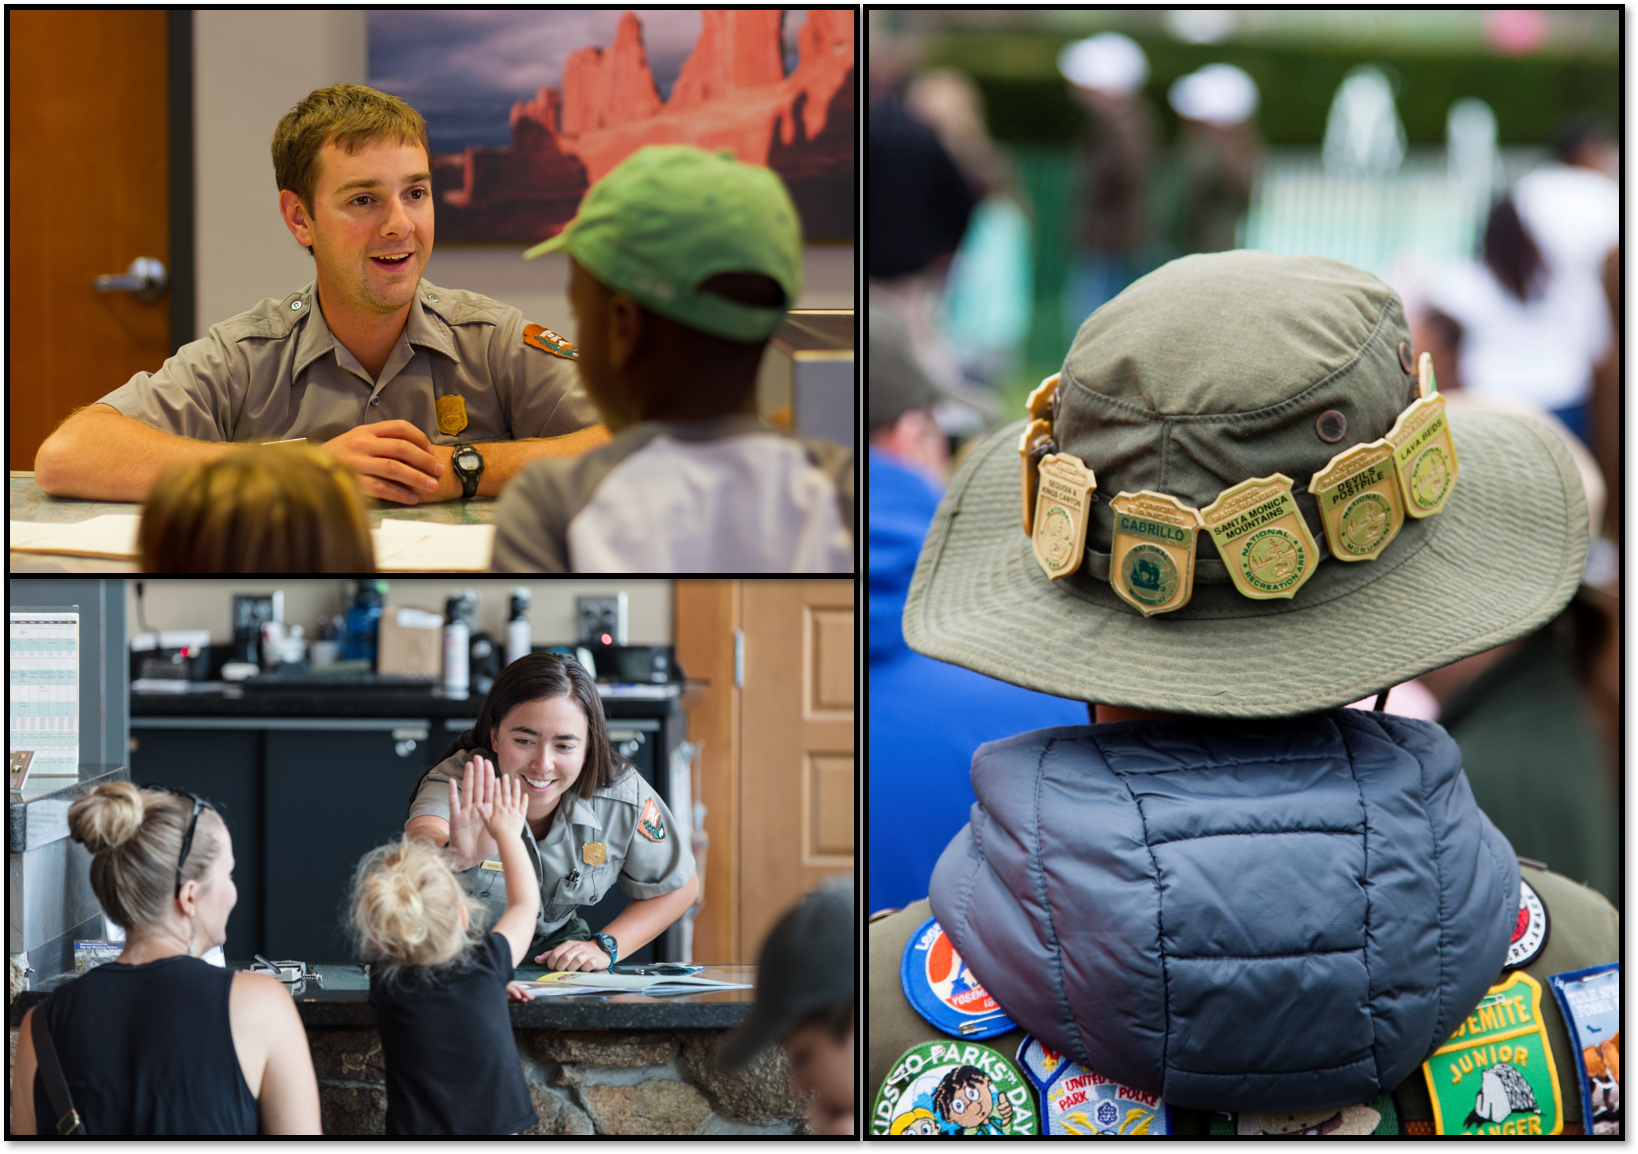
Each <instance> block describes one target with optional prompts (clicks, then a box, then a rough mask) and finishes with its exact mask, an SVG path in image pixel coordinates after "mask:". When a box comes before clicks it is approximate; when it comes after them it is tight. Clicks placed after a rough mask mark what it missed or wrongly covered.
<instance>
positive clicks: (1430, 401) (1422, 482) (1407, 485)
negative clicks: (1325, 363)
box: [1386, 354, 1457, 517]
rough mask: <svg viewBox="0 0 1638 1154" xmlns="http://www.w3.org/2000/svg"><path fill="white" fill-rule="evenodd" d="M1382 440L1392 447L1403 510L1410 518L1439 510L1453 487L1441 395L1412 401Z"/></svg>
mask: <svg viewBox="0 0 1638 1154" xmlns="http://www.w3.org/2000/svg"><path fill="white" fill-rule="evenodd" d="M1423 355H1424V356H1425V355H1426V354H1423ZM1429 377H1430V379H1431V373H1430V374H1429ZM1386 439H1387V441H1388V443H1389V444H1391V445H1392V446H1393V464H1394V469H1395V471H1396V473H1397V474H1398V477H1399V492H1400V495H1401V496H1402V497H1403V498H1404V501H1405V512H1406V513H1408V514H1409V515H1410V516H1412V517H1431V516H1433V515H1434V514H1435V513H1438V512H1442V511H1443V510H1444V507H1445V502H1446V501H1447V500H1449V498H1450V492H1451V490H1452V489H1454V488H1455V487H1456V473H1457V469H1456V445H1455V443H1454V442H1452V441H1451V439H1450V421H1449V419H1448V418H1447V417H1446V416H1445V398H1444V397H1443V396H1441V395H1440V394H1438V393H1430V394H1429V395H1428V396H1425V397H1421V398H1419V399H1417V400H1415V401H1412V402H1411V403H1410V406H1409V407H1408V408H1407V409H1406V410H1405V411H1404V412H1402V413H1400V414H1399V419H1398V420H1397V421H1395V422H1394V423H1393V428H1391V429H1389V430H1388V436H1387V438H1386Z"/></svg>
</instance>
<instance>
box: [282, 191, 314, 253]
mask: <svg viewBox="0 0 1638 1154" xmlns="http://www.w3.org/2000/svg"><path fill="white" fill-rule="evenodd" d="M279 215H280V216H282V217H284V227H285V228H288V229H289V230H290V235H291V236H293V237H295V238H296V241H297V243H299V244H301V245H302V246H303V247H304V248H312V247H313V229H312V223H311V222H310V221H309V219H308V213H307V208H306V206H305V205H303V204H302V202H301V198H300V197H299V196H297V195H296V194H295V193H293V192H291V191H290V190H289V189H288V188H286V189H281V190H280V191H279Z"/></svg>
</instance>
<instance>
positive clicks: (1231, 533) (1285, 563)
mask: <svg viewBox="0 0 1638 1154" xmlns="http://www.w3.org/2000/svg"><path fill="white" fill-rule="evenodd" d="M1200 520H1201V521H1202V522H1204V524H1205V526H1206V528H1207V529H1208V530H1209V531H1210V532H1211V536H1212V540H1213V541H1215V542H1216V543H1217V551H1218V552H1219V553H1221V554H1222V556H1223V564H1224V566H1225V567H1226V568H1227V569H1228V572H1229V577H1230V578H1231V579H1232V580H1233V581H1234V587H1235V588H1236V589H1238V590H1239V591H1240V592H1241V594H1243V595H1244V596H1246V597H1250V598H1253V599H1254V600H1258V601H1264V600H1268V599H1270V598H1273V597H1294V596H1296V593H1297V590H1298V589H1301V588H1302V585H1303V582H1305V581H1307V580H1308V578H1310V577H1311V576H1313V574H1314V570H1315V569H1317V568H1318V567H1319V546H1318V545H1317V544H1315V543H1314V535H1313V534H1312V533H1310V532H1309V531H1308V523H1307V522H1306V521H1304V520H1303V519H1302V513H1301V512H1300V511H1299V510H1298V509H1297V502H1296V500H1295V498H1293V497H1292V496H1291V478H1290V477H1287V476H1286V475H1285V474H1284V473H1275V474H1274V475H1273V476H1272V477H1253V478H1251V479H1250V480H1249V481H1241V482H1240V483H1239V484H1238V485H1234V486H1232V487H1230V488H1227V489H1224V490H1223V491H1222V492H1221V493H1219V494H1218V495H1217V500H1215V501H1213V502H1212V503H1211V504H1210V505H1207V506H1206V507H1205V508H1204V509H1202V510H1200Z"/></svg>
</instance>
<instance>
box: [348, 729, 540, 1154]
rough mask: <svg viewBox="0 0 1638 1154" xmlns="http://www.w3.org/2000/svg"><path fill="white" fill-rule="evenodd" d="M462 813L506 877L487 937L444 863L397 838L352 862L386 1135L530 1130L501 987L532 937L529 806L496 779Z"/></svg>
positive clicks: (534, 899) (529, 1109)
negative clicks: (377, 1039) (377, 1034)
mask: <svg viewBox="0 0 1638 1154" xmlns="http://www.w3.org/2000/svg"><path fill="white" fill-rule="evenodd" d="M478 774H479V776H480V778H481V779H482V781H483V785H484V787H483V788H480V789H477V790H474V791H472V793H471V795H470V796H469V797H468V799H467V800H466V801H465V802H463V803H461V804H462V806H463V809H465V810H466V811H467V812H466V814H465V816H466V817H469V818H470V819H472V820H474V821H476V822H479V823H481V824H482V826H483V827H484V828H485V829H486V830H488V832H489V835H490V836H491V837H493V838H494V839H495V843H496V845H497V848H498V850H499V853H500V862H501V865H502V866H503V867H504V869H505V871H506V912H505V913H503V914H502V915H501V916H500V919H499V920H498V921H497V922H496V923H495V927H494V929H492V930H491V931H490V932H489V933H487V934H484V933H482V932H481V931H480V927H479V925H478V921H479V919H481V918H482V917H483V914H484V908H483V906H482V905H481V904H480V903H479V902H477V901H475V900H474V899H472V898H471V897H469V896H468V895H467V893H466V891H465V890H464V889H463V888H462V886H461V883H460V882H459V881H458V880H457V879H456V877H455V871H454V869H453V868H452V867H451V866H450V863H449V859H448V856H447V855H446V854H445V853H444V852H443V851H442V850H440V849H438V848H437V847H435V846H432V845H429V844H427V843H426V842H425V841H417V840H411V839H410V838H407V837H406V838H404V839H403V840H401V841H398V842H394V843H391V844H389V845H384V846H381V847H380V848H378V849H376V850H374V851H372V852H371V853H369V854H367V855H366V856H365V858H364V860H363V861H362V862H360V863H359V868H358V872H357V875H356V877H355V879H354V882H353V901H352V922H353V932H354V934H355V935H356V937H357V939H358V943H359V948H360V952H361V953H362V954H363V956H364V957H365V958H366V959H368V960H369V962H370V963H371V972H370V1005H371V1006H373V1007H375V1013H376V1023H377V1025H378V1027H379V1028H380V1030H381V1057H382V1059H383V1060H384V1062H385V1064H386V1070H387V1133H388V1134H445V1135H452V1134H516V1133H518V1132H519V1131H522V1130H527V1129H528V1128H529V1127H530V1126H533V1125H534V1124H535V1122H536V1120H537V1118H536V1114H535V1111H534V1107H533V1106H532V1105H531V1104H530V1101H529V1088H528V1086H527V1085H526V1084H525V1083H524V1081H523V1068H522V1066H521V1065H520V1064H519V1062H518V1052H517V1044H516V1043H515V1042H514V1041H513V1039H512V1023H511V1019H510V1016H509V1015H508V1014H507V1011H506V1001H507V998H508V996H512V997H516V998H522V997H523V996H524V995H523V994H522V993H521V991H519V992H511V991H508V989H507V986H508V983H510V982H511V980H512V973H513V971H514V969H515V967H516V966H517V964H518V963H519V962H521V961H522V960H523V955H524V951H526V950H527V949H528V948H529V942H530V939H531V938H532V937H533V936H534V929H535V911H536V908H537V906H538V905H539V901H540V897H539V894H537V893H536V892H535V876H534V871H533V870H532V869H531V868H530V866H529V858H528V854H527V851H526V849H525V847H524V844H523V823H524V820H525V816H526V814H527V812H528V800H527V798H526V797H525V795H524V790H523V783H522V782H520V781H518V779H516V778H506V777H503V778H501V779H500V781H499V782H496V780H495V768H494V766H493V765H491V764H490V763H489V762H487V761H484V760H483V759H481V758H480V759H478Z"/></svg>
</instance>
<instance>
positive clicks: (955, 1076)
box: [870, 1040, 1041, 1135]
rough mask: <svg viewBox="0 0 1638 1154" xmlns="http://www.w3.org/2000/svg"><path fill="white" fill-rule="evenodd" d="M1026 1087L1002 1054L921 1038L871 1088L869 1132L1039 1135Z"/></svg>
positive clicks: (975, 1046) (986, 1049) (882, 1133)
mask: <svg viewBox="0 0 1638 1154" xmlns="http://www.w3.org/2000/svg"><path fill="white" fill-rule="evenodd" d="M1034 1105H1035V1104H1034V1102H1033V1100H1032V1099H1031V1098H1030V1093H1029V1086H1027V1085H1026V1084H1025V1083H1024V1079H1023V1076H1022V1075H1021V1074H1019V1073H1018V1068H1017V1067H1016V1066H1014V1065H1013V1064H1012V1063H1011V1062H1009V1061H1007V1059H1006V1057H1005V1056H1003V1055H1002V1054H1000V1053H998V1052H996V1051H995V1050H992V1049H990V1048H989V1047H988V1046H980V1045H977V1044H975V1043H972V1042H957V1041H953V1040H951V1041H946V1042H925V1043H923V1044H922V1045H920V1046H912V1047H911V1048H910V1049H908V1050H906V1051H905V1052H904V1053H903V1054H901V1055H900V1056H899V1060H898V1061H897V1062H894V1063H893V1068H892V1070H891V1071H889V1073H888V1075H887V1080H886V1081H884V1082H883V1083H882V1085H881V1089H879V1090H878V1091H877V1092H876V1104H875V1106H874V1107H873V1108H872V1109H871V1111H870V1132H871V1133H872V1134H881V1135H887V1134H893V1135H897V1134H910V1135H920V1134H962V1135H982V1134H1039V1133H1040V1132H1041V1129H1040V1115H1039V1114H1037V1113H1036V1112H1035V1109H1034Z"/></svg>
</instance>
